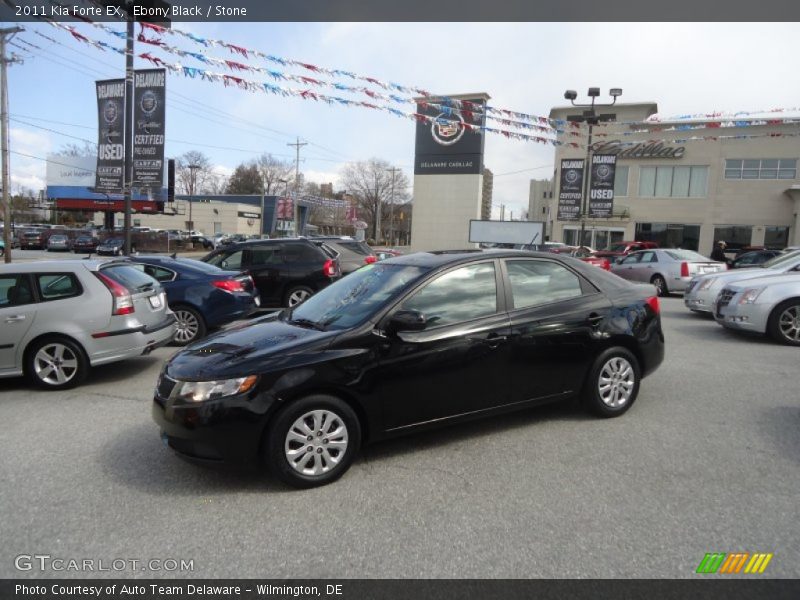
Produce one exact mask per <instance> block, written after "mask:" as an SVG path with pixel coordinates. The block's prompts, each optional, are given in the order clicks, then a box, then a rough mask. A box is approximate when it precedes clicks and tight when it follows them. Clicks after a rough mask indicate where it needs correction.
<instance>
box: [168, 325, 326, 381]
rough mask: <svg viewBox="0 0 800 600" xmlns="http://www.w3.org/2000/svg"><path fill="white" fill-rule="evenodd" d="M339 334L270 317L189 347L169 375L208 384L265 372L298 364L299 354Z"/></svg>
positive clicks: (175, 360)
mask: <svg viewBox="0 0 800 600" xmlns="http://www.w3.org/2000/svg"><path fill="white" fill-rule="evenodd" d="M339 333H341V332H340V331H318V330H316V329H312V328H307V327H300V326H297V325H292V324H290V323H287V322H286V321H281V320H279V319H278V316H277V315H272V316H267V317H263V318H261V319H259V320H257V321H254V322H252V323H246V324H243V325H240V326H239V327H235V328H233V329H228V330H226V331H223V332H220V333H218V334H216V335H213V336H210V337H208V338H205V339H204V340H201V341H199V342H197V343H195V344H192V345H191V346H187V347H186V348H185V349H183V350H181V351H180V352H178V353H177V354H176V355H175V356H173V357H172V358H171V359H170V361H169V362H168V363H167V374H168V375H169V376H170V377H172V378H174V379H183V380H195V381H208V380H212V379H226V378H232V377H243V376H245V375H252V374H258V373H264V372H267V371H271V370H275V369H279V368H283V367H288V366H291V365H293V364H295V363H296V362H297V356H298V354H304V353H306V352H318V351H321V350H324V349H325V348H327V347H328V345H329V344H330V343H331V341H332V340H333V338H335V337H336V336H337V335H338V334H339Z"/></svg>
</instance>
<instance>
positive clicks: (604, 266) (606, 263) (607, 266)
mask: <svg viewBox="0 0 800 600" xmlns="http://www.w3.org/2000/svg"><path fill="white" fill-rule="evenodd" d="M600 268H601V269H605V270H606V271H610V270H611V261H610V260H608V259H607V258H604V259H603V262H602V263H601V264H600Z"/></svg>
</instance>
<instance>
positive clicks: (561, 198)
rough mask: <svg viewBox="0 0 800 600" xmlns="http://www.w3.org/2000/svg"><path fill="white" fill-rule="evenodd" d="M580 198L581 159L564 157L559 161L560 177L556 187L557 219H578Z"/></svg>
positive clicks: (581, 187)
mask: <svg viewBox="0 0 800 600" xmlns="http://www.w3.org/2000/svg"><path fill="white" fill-rule="evenodd" d="M582 199H583V160H581V159H572V158H565V159H563V160H562V161H561V179H560V182H559V187H558V220H559V221H574V220H577V219H579V218H580V216H581V200H582Z"/></svg>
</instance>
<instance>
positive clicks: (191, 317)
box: [172, 304, 207, 346]
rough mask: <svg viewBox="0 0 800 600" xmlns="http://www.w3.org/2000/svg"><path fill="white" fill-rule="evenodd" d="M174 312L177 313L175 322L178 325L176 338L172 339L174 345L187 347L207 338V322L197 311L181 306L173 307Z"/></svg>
mask: <svg viewBox="0 0 800 600" xmlns="http://www.w3.org/2000/svg"><path fill="white" fill-rule="evenodd" d="M172 310H173V312H174V313H175V320H176V321H177V324H178V329H176V330H175V337H173V338H172V343H173V344H174V345H176V346H186V345H187V344H191V343H192V342H196V341H197V340H200V339H202V338H204V337H205V336H206V331H207V327H206V321H205V319H204V318H203V315H201V314H200V313H199V312H198V311H197V310H196V309H194V308H192V307H191V306H185V305H182V304H179V305H178V306H175V307H172Z"/></svg>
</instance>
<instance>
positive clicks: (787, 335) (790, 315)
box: [767, 298, 800, 346]
mask: <svg viewBox="0 0 800 600" xmlns="http://www.w3.org/2000/svg"><path fill="white" fill-rule="evenodd" d="M767 333H769V335H770V337H772V339H774V340H775V341H777V342H781V343H782V344H788V345H790V346H800V299H797V298H795V299H793V300H786V301H785V302H781V303H780V304H778V306H776V307H775V308H774V309H772V313H770V315H769V321H768V322H767Z"/></svg>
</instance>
